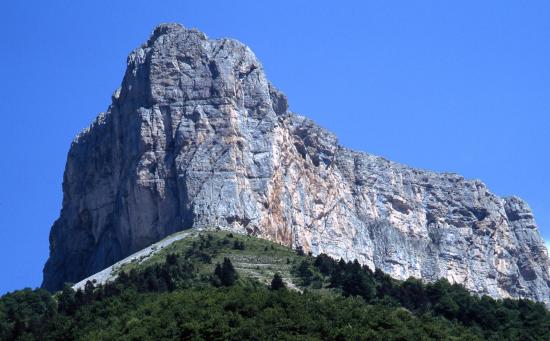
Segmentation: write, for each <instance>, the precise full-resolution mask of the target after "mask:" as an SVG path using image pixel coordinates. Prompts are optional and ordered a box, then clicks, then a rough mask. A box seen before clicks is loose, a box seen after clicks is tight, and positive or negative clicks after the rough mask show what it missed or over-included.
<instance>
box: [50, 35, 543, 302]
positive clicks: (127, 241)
mask: <svg viewBox="0 0 550 341" xmlns="http://www.w3.org/2000/svg"><path fill="white" fill-rule="evenodd" d="M63 193H64V199H63V208H62V211H61V215H60V217H59V219H58V220H57V221H56V222H55V223H54V225H53V228H52V231H51V235H50V243H51V246H50V258H49V260H48V262H47V264H46V266H45V269H44V282H43V287H45V288H47V289H50V290H54V289H59V288H60V287H61V286H62V285H63V283H64V282H77V281H79V280H81V279H83V278H85V277H87V276H89V275H90V274H93V273H96V272H98V271H99V270H102V269H104V268H106V267H108V266H110V265H112V264H114V263H115V262H116V261H118V260H121V259H123V258H124V257H126V256H128V255H130V254H132V253H134V252H136V251H138V250H140V249H143V248H144V247H147V246H149V245H150V244H152V243H154V242H156V241H159V240H160V239H162V238H163V237H165V236H167V235H170V234H172V233H174V232H177V231H180V230H184V229H189V228H195V229H200V228H206V227H212V226H216V227H220V228H225V229H231V230H234V231H237V232H244V233H249V234H253V235H256V236H259V237H262V238H266V239H269V240H272V241H276V242H279V243H281V244H284V245H288V246H291V247H298V246H302V247H303V248H304V249H305V250H306V251H311V252H312V253H313V254H319V253H327V254H329V255H331V256H334V257H338V258H340V257H342V258H344V259H346V260H353V259H358V260H359V261H360V262H361V263H363V264H366V265H368V266H369V267H371V268H380V269H381V270H383V271H385V272H387V273H388V274H390V275H392V276H393V277H395V278H399V279H405V278H408V277H409V276H414V277H418V278H423V279H425V280H428V281H431V280H435V279H437V278H442V277H443V278H447V279H449V280H450V281H451V282H456V283H462V284H464V285H465V286H466V287H467V288H468V289H470V290H472V291H473V292H475V293H478V294H488V295H491V296H493V297H497V298H501V297H524V298H530V299H534V300H538V301H544V302H546V303H548V302H549V301H550V289H549V283H550V272H549V269H550V262H549V259H548V254H547V250H546V248H545V247H544V244H543V241H542V240H541V238H540V235H539V232H538V230H537V227H536V224H535V221H534V218H533V215H532V213H531V210H530V209H529V207H528V206H527V204H526V203H525V202H523V201H522V200H520V199H518V198H515V197H512V198H500V197H498V196H496V195H494V194H493V193H491V192H490V191H489V190H488V189H487V188H486V186H485V185H484V184H483V183H481V182H480V181H472V180H466V179H464V178H463V177H461V176H459V175H456V174H438V173H434V172H429V171H424V170H419V169H414V168H410V167H407V166H404V165H401V164H398V163H394V162H391V161H388V160H385V159H383V158H381V157H378V156H374V155H370V154H366V153H360V152H355V151H352V150H349V149H347V148H345V147H342V146H340V145H339V144H338V141H337V138H336V136H334V135H333V134H332V133H330V132H328V131H326V130H324V129H322V128H320V127H319V126H317V125H316V124H315V123H314V122H312V121H311V120H309V119H307V118H305V117H302V116H298V115H295V114H293V113H291V112H289V111H288V104H287V100H286V97H285V96H284V95H283V94H282V93H281V92H280V91H278V90H277V89H275V88H274V87H273V85H271V84H270V83H269V82H268V80H267V79H266V76H265V74H264V71H263V68H262V65H261V64H260V62H259V61H258V60H257V59H256V57H255V56H254V54H253V53H252V51H251V50H250V49H249V48H248V47H246V46H245V45H243V44H241V43H239V42H238V41H235V40H231V39H219V40H210V39H208V38H207V37H206V36H205V35H204V34H203V33H201V32H199V31H196V30H190V29H186V28H184V27H182V26H180V25H175V24H165V25H160V26H159V27H157V28H156V29H155V31H154V32H153V34H152V36H151V38H150V39H149V40H148V41H147V43H145V44H144V45H142V46H141V47H140V48H138V49H136V50H134V51H133V52H132V53H131V54H130V56H129V57H128V68H127V71H126V74H125V76H124V80H123V82H122V86H121V88H120V89H118V90H117V91H116V92H115V93H114V94H113V97H112V104H111V106H110V107H109V109H108V111H107V112H106V113H102V114H100V115H99V116H98V118H97V119H96V120H95V122H93V123H92V125H91V126H90V127H89V128H87V129H85V130H84V131H83V132H82V133H80V134H79V135H78V136H77V137H76V139H75V140H74V142H73V143H72V145H71V149H70V152H69V155H68V159H67V165H66V170H65V175H64V181H63Z"/></svg>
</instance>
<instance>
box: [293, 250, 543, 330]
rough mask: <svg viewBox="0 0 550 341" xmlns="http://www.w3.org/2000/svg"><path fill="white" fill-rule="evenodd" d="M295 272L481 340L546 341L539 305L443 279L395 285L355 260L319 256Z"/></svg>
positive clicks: (341, 290) (307, 261)
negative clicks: (446, 323) (472, 333)
mask: <svg viewBox="0 0 550 341" xmlns="http://www.w3.org/2000/svg"><path fill="white" fill-rule="evenodd" d="M312 269H313V270H312ZM296 273H297V274H298V276H299V277H301V278H302V279H303V282H304V283H308V284H310V285H311V284H315V283H318V281H319V277H320V278H321V279H322V280H323V281H324V282H326V285H327V286H328V287H329V288H333V289H338V290H339V291H340V292H341V293H342V295H344V296H360V297H362V298H363V299H364V300H365V302H366V303H368V304H377V305H383V306H387V307H402V308H405V309H407V310H408V311H411V312H413V313H414V314H415V315H417V316H438V317H443V318H445V319H447V320H449V321H453V322H456V323H460V324H461V325H463V326H465V327H468V328H470V329H472V330H474V331H475V333H476V334H479V335H482V336H483V337H485V338H487V339H500V340H550V313H549V311H548V310H547V309H546V307H545V306H544V304H543V303H540V302H532V301H529V300H524V299H519V300H515V299H503V300H495V299H493V298H491V297H489V296H482V297H479V296H476V295H473V294H471V293H470V292H469V291H468V290H467V289H466V288H464V286H462V285H460V284H450V283H449V282H448V281H447V280H446V279H440V280H438V281H435V282H433V283H427V284H426V283H423V282H422V281H420V280H419V279H415V278H409V279H407V280H406V281H397V280H395V279H393V278H391V277H390V276H388V275H387V274H385V273H383V272H382V271H380V270H379V269H377V270H376V271H374V272H372V271H371V270H370V269H369V268H368V267H366V266H361V265H360V264H359V262H357V260H356V261H354V262H345V261H343V260H340V261H335V260H334V259H332V258H330V257H328V256H327V255H324V254H321V255H319V256H317V257H315V258H314V259H311V258H310V259H309V260H304V261H302V262H301V263H300V265H299V266H298V267H297V269H296ZM317 287H318V286H317Z"/></svg>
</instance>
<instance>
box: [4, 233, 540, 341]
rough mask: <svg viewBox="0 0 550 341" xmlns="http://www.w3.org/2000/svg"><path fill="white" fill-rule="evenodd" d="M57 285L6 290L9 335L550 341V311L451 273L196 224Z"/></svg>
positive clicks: (46, 337) (48, 337) (18, 337)
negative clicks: (474, 288) (476, 291)
mask: <svg viewBox="0 0 550 341" xmlns="http://www.w3.org/2000/svg"><path fill="white" fill-rule="evenodd" d="M75 288H76V289H77V290H76V291H75V290H74V289H73V288H71V287H70V286H65V287H64V288H63V290H62V291H60V292H57V293H55V294H53V295H52V294H51V293H49V292H48V291H46V290H44V289H37V290H31V289H23V290H19V291H15V292H12V293H8V294H6V295H4V296H2V297H0V339H1V340H548V339H549V338H550V311H548V310H547V309H546V308H545V306H544V304H542V303H540V302H538V303H534V302H531V301H528V300H512V299H504V300H494V299H492V298H490V297H489V296H483V297H479V296H477V295H473V294H471V293H470V292H469V291H468V290H466V289H465V288H464V287H463V286H461V285H459V284H450V283H449V282H448V281H447V280H445V279H440V280H437V281H435V282H431V283H423V282H422V281H421V280H418V279H413V278H409V279H407V280H406V281H398V280H395V279H392V278H391V277H390V276H388V275H386V274H384V273H383V272H382V271H380V270H376V271H374V272H373V271H371V270H370V269H369V268H368V267H366V266H361V265H360V264H359V263H358V262H357V261H354V262H351V261H350V262H344V261H343V260H340V261H337V260H334V259H332V258H330V257H328V256H327V255H325V254H320V255H318V256H316V257H313V256H310V255H305V254H304V253H303V251H302V250H300V249H298V250H296V251H292V250H291V249H289V248H286V247H284V246H282V245H279V244H274V243H271V242H269V241H266V240H264V239H257V238H255V237H251V236H250V235H241V234H237V233H234V232H228V231H222V230H217V229H206V230H197V229H188V230H186V231H182V232H177V233H175V234H173V235H171V236H169V237H167V238H165V239H163V240H162V241H160V242H159V243H156V244H154V245H152V246H150V247H147V248H145V249H144V250H141V251H139V252H137V253H135V254H133V255H132V256H130V257H128V258H127V259H125V260H124V261H121V262H119V263H117V264H116V265H115V266H114V267H110V268H108V269H105V271H101V272H100V273H98V274H95V275H94V276H92V277H90V278H89V279H88V280H85V281H83V282H82V283H79V284H77V285H76V286H75Z"/></svg>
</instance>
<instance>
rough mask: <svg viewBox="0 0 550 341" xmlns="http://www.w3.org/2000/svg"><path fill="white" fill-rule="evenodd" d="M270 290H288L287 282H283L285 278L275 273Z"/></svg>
mask: <svg viewBox="0 0 550 341" xmlns="http://www.w3.org/2000/svg"><path fill="white" fill-rule="evenodd" d="M270 288H271V290H281V289H284V288H286V285H285V282H283V277H282V276H281V275H280V274H279V273H275V275H274V276H273V279H272V280H271V287H270Z"/></svg>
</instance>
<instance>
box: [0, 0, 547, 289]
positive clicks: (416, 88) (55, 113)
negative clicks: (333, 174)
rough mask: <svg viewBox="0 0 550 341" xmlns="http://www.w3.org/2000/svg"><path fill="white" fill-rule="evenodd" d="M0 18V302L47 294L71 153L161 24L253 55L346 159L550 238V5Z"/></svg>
mask: <svg viewBox="0 0 550 341" xmlns="http://www.w3.org/2000/svg"><path fill="white" fill-rule="evenodd" d="M359 3H361V4H359ZM0 12H1V13H0V27H1V32H2V34H3V38H2V44H1V45H0V58H1V59H0V77H1V79H0V94H1V107H0V114H1V128H2V132H1V134H0V145H1V146H2V151H1V157H0V172H1V173H0V175H1V179H2V187H1V190H0V293H3V292H5V291H7V290H13V289H16V288H21V287H25V286H30V287H34V286H38V285H39V284H40V281H41V277H42V266H43V264H44V262H45V261H46V258H47V255H48V233H49V229H50V226H51V224H52V222H53V221H54V220H55V219H56V217H57V216H58V214H59V210H60V207H61V199H62V196H61V181H62V176H63V168H64V164H65V157H66V154H67V151H68V148H69V145H70V143H71V140H72V139H73V137H74V136H75V135H76V134H77V133H78V132H79V131H80V130H81V129H82V128H84V127H86V126H87V125H88V124H89V123H90V122H91V121H92V119H93V118H94V117H95V116H96V115H97V114H98V113H99V112H100V111H103V110H105V109H106V108H107V106H108V104H109V101H110V97H111V93H112V92H113V90H115V88H117V86H118V85H119V84H120V82H121V80H122V76H123V73H124V69H125V63H126V56H127V54H128V53H129V52H130V51H131V50H132V49H133V48H135V47H137V46H138V45H139V44H141V43H142V42H144V41H145V40H146V39H147V37H148V36H149V34H150V32H151V30H152V29H153V27H154V26H155V25H156V24H158V23H161V22H179V23H182V24H183V25H184V26H187V27H196V28H199V29H200V30H202V31H204V32H205V33H206V34H207V35H208V36H210V37H233V38H236V39H239V40H241V41H243V42H244V43H246V44H248V45H249V46H250V47H251V48H252V50H253V51H255V53H256V54H257V56H258V57H259V58H260V59H261V60H262V62H263V64H264V67H265V69H266V72H267V75H268V77H269V78H270V79H271V80H272V82H273V83H274V84H275V85H276V86H277V87H279V88H280V89H281V90H282V91H284V92H285V93H286V94H287V95H288V97H289V102H290V107H291V109H292V110H293V111H295V112H298V113H301V114H304V115H306V116H308V117H310V118H313V119H314V120H316V121H317V122H319V123H320V124H321V125H322V126H324V127H326V128H328V129H330V130H332V131H334V132H335V133H337V135H338V136H339V137H340V141H341V143H342V144H344V145H346V146H349V147H353V148H355V149H359V150H363V151H367V152H371V153H374V154H378V155H383V156H385V157H387V158H390V159H392V160H395V161H400V162H403V163H406V164H409V165H411V166H415V167H421V168H427V169H433V170H438V171H450V172H457V173H461V174H463V175H464V176H466V177H467V178H477V179H481V180H482V181H484V182H485V183H487V184H488V186H489V187H490V188H491V189H492V190H493V191H494V192H495V193H497V194H500V195H510V194H516V195H519V196H521V197H523V198H525V199H526V200H528V202H529V203H530V205H531V207H532V208H533V209H534V211H535V215H536V218H537V221H538V223H539V226H540V229H541V231H542V234H543V236H544V237H545V238H546V239H548V240H550V194H549V189H550V180H549V179H550V136H549V132H550V2H549V1H503V0H499V1H440V0H434V1H382V0H380V1H361V2H360V1H354V2H351V1H349V2H348V1H337V2H336V1H334V2H332V1H331V2H329V1H325V2H323V1H316V2H313V1H296V0H295V1H277V2H275V1H270V2H264V1H246V2H245V1H197V0H194V1H137V0H134V1H112V0H111V1H33V2H31V1H23V0H21V1H5V2H4V3H3V5H2V10H1V11H0Z"/></svg>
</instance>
